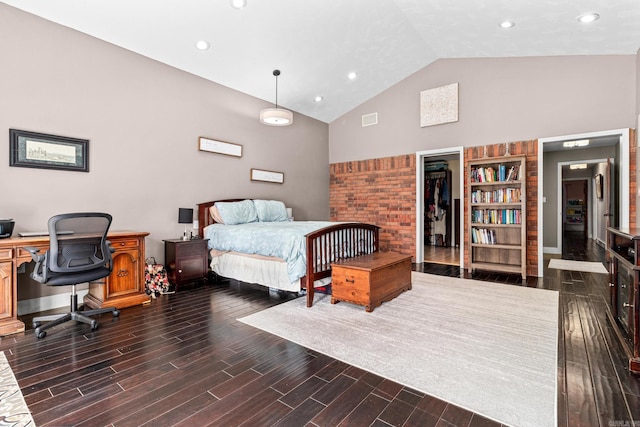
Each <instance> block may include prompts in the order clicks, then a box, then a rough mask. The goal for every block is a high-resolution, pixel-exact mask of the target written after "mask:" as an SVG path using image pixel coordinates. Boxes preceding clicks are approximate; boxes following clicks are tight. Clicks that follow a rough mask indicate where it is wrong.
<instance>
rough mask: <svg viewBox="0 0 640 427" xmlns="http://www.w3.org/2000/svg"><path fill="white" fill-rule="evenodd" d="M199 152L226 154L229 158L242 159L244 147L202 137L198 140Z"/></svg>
mask: <svg viewBox="0 0 640 427" xmlns="http://www.w3.org/2000/svg"><path fill="white" fill-rule="evenodd" d="M198 150H200V151H208V152H209V153H217V154H225V155H227V156H234V157H242V145H240V144H233V143H231V142H224V141H217V140H215V139H209V138H204V137H202V136H201V137H200V139H199V140H198Z"/></svg>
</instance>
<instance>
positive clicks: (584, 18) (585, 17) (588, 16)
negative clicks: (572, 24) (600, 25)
mask: <svg viewBox="0 0 640 427" xmlns="http://www.w3.org/2000/svg"><path fill="white" fill-rule="evenodd" d="M576 19H577V20H578V21H580V22H582V23H583V24H590V23H592V22H593V21H597V20H598V19H600V15H598V14H597V13H593V12H590V13H583V14H582V15H580V16H578V18H576Z"/></svg>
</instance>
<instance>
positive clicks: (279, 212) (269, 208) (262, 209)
mask: <svg viewBox="0 0 640 427" xmlns="http://www.w3.org/2000/svg"><path fill="white" fill-rule="evenodd" d="M253 204H254V205H255V207H256V213H257V214H258V221H260V222H282V221H289V215H287V208H286V206H285V205H284V203H282V202H281V201H278V200H254V201H253Z"/></svg>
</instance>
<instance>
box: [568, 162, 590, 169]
mask: <svg viewBox="0 0 640 427" xmlns="http://www.w3.org/2000/svg"><path fill="white" fill-rule="evenodd" d="M586 168H587V164H586V163H576V164H573V165H570V166H569V169H574V170H575V169H586Z"/></svg>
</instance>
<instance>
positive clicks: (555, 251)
mask: <svg viewBox="0 0 640 427" xmlns="http://www.w3.org/2000/svg"><path fill="white" fill-rule="evenodd" d="M542 252H543V253H545V254H556V255H562V249H560V248H557V247H549V246H545V247H544V248H542Z"/></svg>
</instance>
